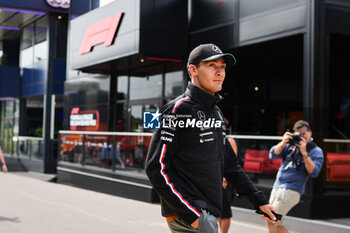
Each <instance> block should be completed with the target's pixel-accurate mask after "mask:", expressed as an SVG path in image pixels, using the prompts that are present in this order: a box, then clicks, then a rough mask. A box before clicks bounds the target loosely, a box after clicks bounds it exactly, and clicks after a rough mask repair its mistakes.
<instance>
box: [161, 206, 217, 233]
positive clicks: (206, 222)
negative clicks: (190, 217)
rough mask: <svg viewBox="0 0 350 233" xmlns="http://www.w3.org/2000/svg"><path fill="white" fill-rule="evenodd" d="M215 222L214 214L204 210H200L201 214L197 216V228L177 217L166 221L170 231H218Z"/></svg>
mask: <svg viewBox="0 0 350 233" xmlns="http://www.w3.org/2000/svg"><path fill="white" fill-rule="evenodd" d="M217 222H218V219H217V218H216V217H215V216H213V215H211V214H210V213H208V212H207V211H206V210H202V214H201V216H200V217H199V222H198V229H195V228H193V227H192V226H191V225H188V224H186V223H185V222H184V221H182V220H181V219H179V218H178V219H175V220H173V221H170V222H168V226H169V228H170V230H171V232H172V233H189V232H193V233H218V223H217Z"/></svg>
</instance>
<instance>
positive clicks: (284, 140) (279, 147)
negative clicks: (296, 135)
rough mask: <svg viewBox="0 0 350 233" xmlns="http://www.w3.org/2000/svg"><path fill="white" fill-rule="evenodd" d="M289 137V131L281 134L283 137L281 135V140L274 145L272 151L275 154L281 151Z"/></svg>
mask: <svg viewBox="0 0 350 233" xmlns="http://www.w3.org/2000/svg"><path fill="white" fill-rule="evenodd" d="M290 139H292V133H291V132H288V131H287V132H285V133H284V134H283V137H282V141H280V142H279V143H278V144H277V145H276V147H275V149H274V151H273V152H274V153H275V154H280V153H281V152H282V150H283V148H284V147H285V146H286V145H287V143H288V142H289V140H290Z"/></svg>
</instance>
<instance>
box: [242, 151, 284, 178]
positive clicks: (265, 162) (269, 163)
mask: <svg viewBox="0 0 350 233" xmlns="http://www.w3.org/2000/svg"><path fill="white" fill-rule="evenodd" d="M269 153H270V151H269V150H251V149H247V150H246V152H245V159H244V164H243V170H244V171H245V172H250V173H257V174H259V173H275V172H277V171H278V169H279V167H280V166H281V163H282V159H275V160H271V159H270V158H269Z"/></svg>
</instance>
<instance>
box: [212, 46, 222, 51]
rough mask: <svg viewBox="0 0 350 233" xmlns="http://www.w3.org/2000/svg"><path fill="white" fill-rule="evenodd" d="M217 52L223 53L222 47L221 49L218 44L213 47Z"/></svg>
mask: <svg viewBox="0 0 350 233" xmlns="http://www.w3.org/2000/svg"><path fill="white" fill-rule="evenodd" d="M211 48H212V49H213V50H214V51H215V52H217V53H222V51H221V49H219V47H218V46H216V45H214V46H213V47H211Z"/></svg>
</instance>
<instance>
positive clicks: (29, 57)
mask: <svg viewBox="0 0 350 233" xmlns="http://www.w3.org/2000/svg"><path fill="white" fill-rule="evenodd" d="M47 23H48V22H47V16H45V17H43V18H40V19H39V20H37V21H35V22H33V23H31V24H30V25H28V26H26V27H24V28H23V32H22V42H21V54H20V66H21V67H22V68H23V67H26V68H33V67H37V65H36V63H39V64H40V63H42V62H43V61H45V60H47V59H48V43H47Z"/></svg>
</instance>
